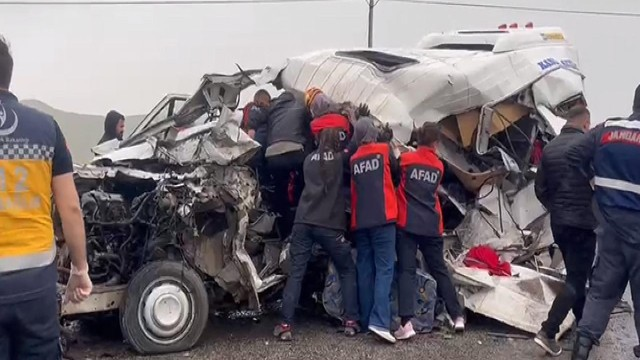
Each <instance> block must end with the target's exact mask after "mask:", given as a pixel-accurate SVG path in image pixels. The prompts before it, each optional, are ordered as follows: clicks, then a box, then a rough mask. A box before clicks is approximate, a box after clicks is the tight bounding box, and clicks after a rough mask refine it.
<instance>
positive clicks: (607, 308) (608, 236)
mask: <svg viewBox="0 0 640 360" xmlns="http://www.w3.org/2000/svg"><path fill="white" fill-rule="evenodd" d="M599 225H600V227H599V228H598V229H597V230H596V235H597V239H598V240H597V241H598V250H597V254H596V261H595V266H594V268H593V272H592V275H591V281H590V286H589V292H588V293H587V301H586V303H585V306H584V311H583V316H582V319H581V320H580V323H579V324H578V332H579V333H580V334H582V335H583V336H586V337H589V338H591V339H592V340H593V341H596V342H597V341H599V340H600V337H601V336H602V334H604V332H605V330H606V328H607V325H608V323H609V316H610V315H611V311H613V308H614V307H615V306H616V304H618V302H619V301H620V299H621V298H622V295H623V294H624V292H625V290H626V288H627V284H629V285H630V287H631V297H632V299H633V307H634V314H633V316H634V320H635V325H636V332H638V330H639V329H640V233H637V232H633V233H630V234H628V236H631V237H627V236H621V235H620V231H616V230H617V229H616V228H618V227H626V228H633V227H634V226H635V227H637V225H634V224H631V225H627V224H624V223H620V224H612V223H607V222H605V221H601V222H600V223H599ZM639 338H640V334H639Z"/></svg>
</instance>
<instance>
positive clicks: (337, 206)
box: [295, 150, 347, 231]
mask: <svg viewBox="0 0 640 360" xmlns="http://www.w3.org/2000/svg"><path fill="white" fill-rule="evenodd" d="M346 157H347V154H346V153H345V152H336V153H333V152H321V151H320V150H316V151H314V152H312V153H311V154H309V155H308V156H307V158H306V159H305V161H304V171H303V173H304V190H303V191H302V196H301V197H300V202H299V203H298V209H297V211H296V218H295V223H296V224H307V225H315V226H320V227H324V228H329V229H334V230H339V231H345V230H346V226H347V219H346V216H345V203H346V198H345V196H344V192H343V188H344V186H343V181H344V172H345V166H344V164H345V158H346Z"/></svg>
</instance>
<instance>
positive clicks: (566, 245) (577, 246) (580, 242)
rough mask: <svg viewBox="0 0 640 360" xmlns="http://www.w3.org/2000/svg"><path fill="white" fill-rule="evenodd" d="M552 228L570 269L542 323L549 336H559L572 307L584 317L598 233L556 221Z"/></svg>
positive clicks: (575, 312)
mask: <svg viewBox="0 0 640 360" xmlns="http://www.w3.org/2000/svg"><path fill="white" fill-rule="evenodd" d="M551 231H552V233H553V239H554V241H555V243H556V244H557V245H558V247H559V248H560V252H561V253H562V258H563V259H564V264H565V266H566V269H567V279H566V281H565V285H564V288H563V289H562V290H561V291H560V293H559V294H558V296H557V297H556V299H555V300H554V301H553V305H551V309H550V310H549V315H548V317H547V320H546V321H545V322H543V323H542V330H543V331H544V332H546V334H547V336H548V337H549V338H555V337H556V335H557V334H558V332H559V331H560V325H561V324H562V322H563V321H564V319H565V318H566V317H567V314H568V313H569V310H573V314H574V315H575V317H576V321H577V322H580V319H582V310H583V308H584V303H585V299H586V291H585V286H586V284H587V279H588V278H589V274H590V273H591V266H592V265H593V258H594V256H595V251H596V234H595V232H594V231H593V230H587V229H580V228H576V227H573V226H566V225H555V224H551Z"/></svg>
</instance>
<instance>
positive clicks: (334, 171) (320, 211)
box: [274, 128, 358, 341]
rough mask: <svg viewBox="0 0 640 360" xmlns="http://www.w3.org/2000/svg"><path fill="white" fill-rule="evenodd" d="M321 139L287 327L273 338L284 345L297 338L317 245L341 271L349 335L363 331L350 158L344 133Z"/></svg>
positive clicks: (287, 300)
mask: <svg viewBox="0 0 640 360" xmlns="http://www.w3.org/2000/svg"><path fill="white" fill-rule="evenodd" d="M317 139H318V149H317V150H315V151H314V152H312V153H311V154H310V155H309V156H307V158H306V159H305V161H304V171H303V173H304V180H305V187H304V190H303V191H302V196H301V198H300V203H299V204H298V209H297V211H296V216H295V222H294V227H293V232H292V237H291V238H292V240H291V247H290V250H289V253H290V256H291V271H290V274H289V278H288V279H287V284H286V286H285V289H284V294H283V301H282V323H281V324H279V325H277V326H276V328H275V329H274V335H275V336H277V337H279V338H280V339H281V340H284V341H288V340H291V338H292V335H291V326H292V324H293V320H294V313H295V308H296V307H297V306H298V300H299V298H300V290H301V287H302V280H303V278H304V274H305V271H306V267H307V263H308V262H309V259H310V258H311V248H312V247H313V244H314V243H318V244H320V245H321V246H322V248H323V249H324V250H325V251H326V252H327V253H329V256H330V258H331V260H332V261H333V263H334V264H335V266H336V269H337V270H338V274H339V276H340V287H341V289H342V299H343V305H344V309H345V311H344V320H343V321H344V327H345V334H346V335H347V336H354V335H355V334H356V332H357V328H358V326H357V318H358V298H357V288H356V267H355V264H354V262H353V258H352V257H351V244H350V243H349V242H348V241H347V240H346V239H345V237H344V235H345V231H346V226H347V221H346V218H345V216H344V214H345V212H344V210H345V197H344V195H343V193H342V187H343V184H342V183H343V179H344V176H343V172H345V171H347V170H346V169H345V167H346V164H347V159H346V154H345V153H344V151H342V150H341V148H340V130H339V129H336V128H329V129H325V130H323V131H322V132H320V134H319V135H318V137H317Z"/></svg>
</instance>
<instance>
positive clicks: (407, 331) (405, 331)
mask: <svg viewBox="0 0 640 360" xmlns="http://www.w3.org/2000/svg"><path fill="white" fill-rule="evenodd" d="M393 336H395V337H396V339H398V340H408V339H411V338H412V337H414V336H416V332H415V331H414V330H413V325H412V324H411V321H409V322H407V324H406V325H405V326H400V327H399V328H398V330H396V331H395V332H394V333H393Z"/></svg>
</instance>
